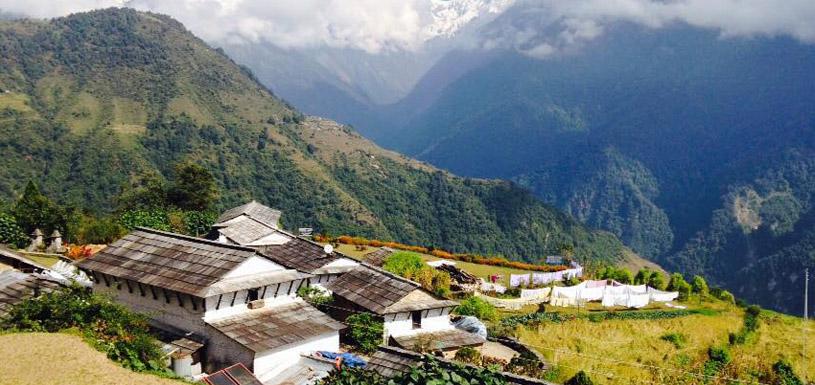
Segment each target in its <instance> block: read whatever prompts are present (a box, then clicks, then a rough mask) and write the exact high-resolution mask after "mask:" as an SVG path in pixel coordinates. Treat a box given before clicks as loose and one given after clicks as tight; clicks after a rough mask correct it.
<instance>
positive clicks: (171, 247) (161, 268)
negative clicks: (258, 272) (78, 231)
mask: <svg viewBox="0 0 815 385" xmlns="http://www.w3.org/2000/svg"><path fill="white" fill-rule="evenodd" d="M255 255H258V254H257V253H256V252H255V250H254V249H250V248H246V247H240V246H232V245H225V244H222V243H218V242H214V241H208V240H204V239H199V238H193V237H187V236H184V235H179V234H173V233H167V232H163V231H157V230H152V229H146V228H139V229H137V230H135V231H133V232H131V233H130V234H128V235H126V236H125V237H124V238H122V239H120V240H118V241H116V242H114V243H113V244H111V245H110V246H108V247H106V248H104V249H102V250H101V251H99V252H98V253H96V254H95V255H94V256H92V257H90V258H88V259H85V260H84V261H82V262H80V263H79V264H78V267H79V268H80V269H84V270H92V271H96V272H100V273H104V274H108V275H112V276H114V277H118V278H123V279H128V280H131V281H135V282H140V283H143V284H146V285H153V286H156V287H160V288H164V289H168V290H174V291H178V292H181V293H186V294H190V295H195V296H199V297H206V296H210V295H214V294H218V293H213V292H211V291H210V290H209V289H210V287H211V286H213V285H214V284H215V283H216V282H218V281H220V280H221V278H222V277H223V276H224V275H225V274H227V273H228V272H229V271H231V270H232V269H234V268H236V267H237V266H238V265H240V264H241V263H242V262H243V261H245V260H247V259H248V258H250V257H252V256H255Z"/></svg>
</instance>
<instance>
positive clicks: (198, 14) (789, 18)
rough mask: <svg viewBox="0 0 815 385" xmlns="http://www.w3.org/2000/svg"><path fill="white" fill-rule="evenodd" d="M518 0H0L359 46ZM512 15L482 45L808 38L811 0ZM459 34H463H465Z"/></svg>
mask: <svg viewBox="0 0 815 385" xmlns="http://www.w3.org/2000/svg"><path fill="white" fill-rule="evenodd" d="M514 1H515V0H172V1H168V0H0V10H2V11H5V12H8V13H17V14H26V15H30V16H33V17H55V16H62V15H65V14H68V13H71V12H78V11H85V10H91V9H96V8H104V7H110V6H129V7H133V8H136V9H141V10H151V11H154V12H159V13H165V14H169V15H170V16H173V17H175V18H177V19H178V20H180V21H181V22H182V23H184V24H185V25H186V26H187V28H189V29H190V30H191V31H193V32H194V33H196V34H197V35H198V36H200V37H202V38H203V39H205V40H208V41H212V42H216V43H217V42H231V43H236V42H258V41H266V42H270V43H272V44H275V45H278V46H280V47H284V48H317V47H322V46H329V47H340V48H344V47H347V48H354V49H360V50H364V51H366V52H373V53H375V52H381V51H387V50H413V49H416V48H418V47H421V46H422V44H423V43H424V42H425V41H427V40H428V39H430V38H433V37H435V36H450V35H453V34H455V33H456V32H457V31H459V30H460V29H461V28H464V27H465V26H466V25H468V24H471V23H472V22H473V20H481V22H483V21H484V20H485V19H490V17H484V16H485V15H495V14H497V13H500V12H504V10H505V9H506V8H507V7H508V6H510V5H511V4H512V3H513V2H514ZM519 1H522V4H518V7H516V8H518V9H522V11H518V9H516V10H514V12H516V13H513V16H518V17H520V18H521V19H525V20H526V22H525V23H519V22H513V23H507V24H506V25H504V26H502V27H500V28H501V29H500V30H492V31H487V32H486V33H485V41H484V45H485V46H510V47H514V48H516V49H519V50H520V51H523V52H526V53H528V54H529V55H532V56H535V57H545V56H548V55H551V54H552V53H555V52H558V51H561V50H563V49H567V48H569V47H572V46H579V45H580V44H581V43H583V42H586V41H589V40H592V39H595V38H596V37H598V36H600V35H601V34H602V33H603V31H604V27H605V26H606V25H608V24H610V23H614V22H618V21H627V22H633V23H638V24H642V25H646V26H649V27H653V28H658V27H661V26H665V25H668V24H671V23H676V22H684V23H687V24H690V25H693V26H697V27H701V28H707V29H714V30H718V31H719V32H720V33H721V34H722V36H724V37H734V36H778V35H787V36H791V37H794V38H796V39H799V40H801V41H803V42H807V43H813V42H815V22H813V20H815V0H784V1H773V0H519ZM465 40H466V39H465Z"/></svg>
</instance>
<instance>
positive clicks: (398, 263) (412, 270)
mask: <svg viewBox="0 0 815 385" xmlns="http://www.w3.org/2000/svg"><path fill="white" fill-rule="evenodd" d="M424 266H425V263H424V261H423V260H422V257H421V256H419V254H416V253H411V252H406V251H399V252H396V253H393V254H391V255H390V256H389V257H388V258H387V259H386V260H385V263H384V264H383V265H382V268H383V269H385V270H387V271H389V272H391V273H393V274H396V275H398V276H400V277H405V278H409V279H410V278H413V276H414V275H415V274H416V272H417V271H419V270H420V269H421V268H422V267H424Z"/></svg>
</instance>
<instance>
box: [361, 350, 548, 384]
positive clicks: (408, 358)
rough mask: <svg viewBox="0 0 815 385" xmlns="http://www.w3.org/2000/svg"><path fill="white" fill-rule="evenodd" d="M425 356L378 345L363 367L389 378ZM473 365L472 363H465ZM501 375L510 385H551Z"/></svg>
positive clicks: (445, 363) (443, 363)
mask: <svg viewBox="0 0 815 385" xmlns="http://www.w3.org/2000/svg"><path fill="white" fill-rule="evenodd" d="M424 360H425V356H424V355H422V354H420V353H416V352H412V351H409V350H405V349H400V348H396V347H393V346H380V347H379V348H377V350H376V352H374V354H373V355H372V356H371V359H370V360H369V361H368V364H367V365H366V366H365V369H367V370H372V371H375V372H377V373H379V374H381V375H382V376H384V377H387V378H391V377H394V376H396V375H397V374H400V373H405V372H407V371H408V370H410V368H411V367H414V366H417V365H421V364H423V363H424ZM436 361H437V362H438V363H439V364H440V365H441V366H443V367H447V368H451V367H453V366H454V365H460V364H457V363H454V362H452V361H450V360H447V359H444V358H438V357H437V358H436ZM465 366H469V367H473V365H470V364H465ZM501 375H502V376H504V378H505V379H506V381H507V384H510V385H552V383H551V382H546V381H544V380H539V379H536V378H530V377H525V376H520V375H517V374H513V373H508V372H501Z"/></svg>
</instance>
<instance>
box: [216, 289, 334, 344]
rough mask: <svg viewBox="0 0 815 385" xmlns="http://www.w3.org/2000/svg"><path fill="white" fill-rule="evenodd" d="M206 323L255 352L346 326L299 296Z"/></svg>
mask: <svg viewBox="0 0 815 385" xmlns="http://www.w3.org/2000/svg"><path fill="white" fill-rule="evenodd" d="M208 324H209V325H210V326H212V327H213V328H215V329H217V330H218V331H220V332H221V333H223V334H225V335H226V336H227V337H229V338H231V339H233V340H235V341H237V342H238V343H240V344H241V345H243V346H245V347H247V348H249V349H251V350H252V351H254V352H264V351H267V350H272V349H277V348H279V347H283V346H286V345H289V344H293V343H296V342H300V341H304V340H307V339H309V338H312V337H316V336H320V335H323V334H326V333H329V332H334V331H337V330H341V329H343V328H344V327H345V326H344V325H343V324H342V323H340V322H337V321H335V320H334V319H332V318H331V317H329V316H327V315H326V314H325V313H323V312H321V311H319V310H317V309H316V308H314V307H313V306H311V305H309V304H307V303H306V302H305V301H303V300H299V299H298V300H296V301H295V302H293V303H290V304H285V305H280V306H274V307H270V308H262V309H257V310H250V311H247V312H244V313H241V314H238V315H235V316H230V317H227V318H223V319H219V320H215V321H211V322H208Z"/></svg>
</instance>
